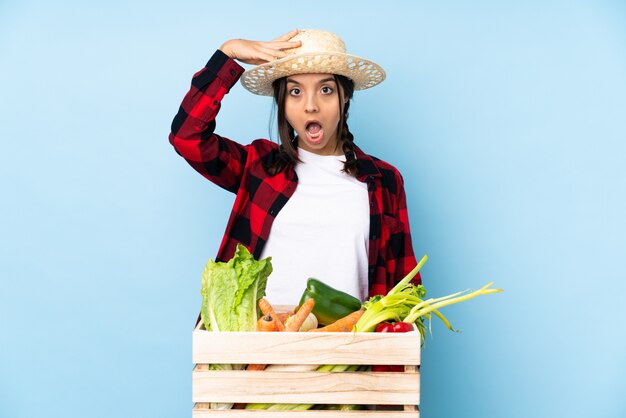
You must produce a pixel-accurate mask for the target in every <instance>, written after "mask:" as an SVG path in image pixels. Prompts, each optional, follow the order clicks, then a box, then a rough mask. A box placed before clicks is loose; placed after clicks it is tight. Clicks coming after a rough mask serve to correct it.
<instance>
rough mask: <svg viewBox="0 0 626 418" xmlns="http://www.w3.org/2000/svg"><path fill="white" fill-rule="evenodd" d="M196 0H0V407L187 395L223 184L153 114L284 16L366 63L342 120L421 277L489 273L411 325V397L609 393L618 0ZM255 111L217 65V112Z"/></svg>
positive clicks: (539, 397) (100, 407)
mask: <svg viewBox="0 0 626 418" xmlns="http://www.w3.org/2000/svg"><path fill="white" fill-rule="evenodd" d="M214 3H218V2H208V1H205V2H201V1H182V2H160V1H143V2H139V1H135V2H119V3H116V2H99V4H98V3H93V2H91V3H90V4H89V5H87V4H85V3H84V2H78V1H76V2H57V4H54V3H49V2H43V1H21V2H17V1H5V2H2V3H0V97H1V99H0V126H1V131H0V138H1V141H2V143H1V144H2V147H1V151H0V196H1V197H2V202H3V203H2V205H1V206H0V207H1V223H0V236H1V237H2V239H1V240H0V280H1V287H0V321H1V323H0V416H2V417H12V418H21V417H33V416H41V415H42V414H43V415H46V416H52V417H65V418H71V417H83V416H90V417H111V416H120V417H124V416H133V417H171V416H189V411H190V408H191V401H190V398H191V394H190V392H191V379H190V377H191V375H190V371H191V356H190V351H191V338H190V337H191V329H192V326H193V323H194V320H195V317H196V314H197V312H198V309H199V306H200V296H199V288H200V273H201V271H202V268H203V266H204V263H205V262H206V260H207V259H208V258H209V257H213V256H214V255H215V253H216V250H217V247H218V245H219V242H220V239H221V235H222V232H223V229H224V226H225V224H226V220H227V216H228V213H229V208H230V205H231V204H232V201H233V197H232V196H230V195H229V194H227V193H226V192H224V191H222V190H221V189H218V188H217V187H214V186H212V185H211V184H209V183H208V182H206V181H205V180H204V179H203V178H201V177H200V176H199V175H197V174H196V173H195V172H194V171H193V170H191V169H190V168H189V167H188V166H187V165H186V163H184V161H183V160H182V159H180V158H179V157H178V156H177V155H176V154H175V153H174V151H173V150H172V149H171V147H170V145H169V143H168V142H167V135H168V133H169V125H170V123H171V119H172V117H173V116H174V114H175V112H176V110H177V108H178V105H179V102H180V100H181V99H182V97H183V95H184V94H185V92H186V91H187V89H188V87H189V82H190V79H191V76H192V74H193V73H194V72H195V71H197V70H198V69H200V68H201V67H202V66H203V65H204V63H205V62H206V60H207V59H208V58H209V57H210V55H211V53H212V52H213V51H214V50H215V49H216V48H217V47H218V46H219V45H221V43H222V42H224V41H225V40H227V39H230V38H234V37H243V38H254V39H270V38H273V37H275V36H278V35H279V34H282V33H283V32H287V31H288V30H289V29H291V28H294V27H298V28H308V27H315V28H323V29H327V30H331V31H334V32H337V33H339V34H340V35H341V36H342V37H343V38H344V40H345V41H346V44H347V45H348V49H349V51H350V52H352V53H354V54H357V55H363V56H366V57H368V58H371V59H373V60H375V61H377V62H378V63H380V64H381V65H382V66H383V67H384V68H385V69H386V70H387V77H388V78H387V80H386V81H385V82H384V83H383V84H382V85H381V86H379V87H377V88H375V89H372V90H369V91H366V92H360V93H358V94H357V95H356V100H355V102H354V104H353V108H352V109H353V110H352V115H351V119H350V126H351V129H352V130H353V132H354V133H355V135H356V138H357V141H358V143H359V144H360V145H361V146H362V147H363V148H364V149H365V150H367V151H369V152H370V153H372V154H374V155H377V156H379V157H380V158H383V159H385V160H387V161H390V162H392V163H393V164H395V165H396V166H397V167H398V168H399V169H400V170H401V171H402V173H403V175H404V177H405V181H406V186H407V194H408V203H409V206H410V219H411V225H412V230H413V239H414V242H415V249H416V253H417V255H418V256H421V255H422V254H428V255H429V258H430V259H429V262H428V263H427V265H426V266H425V268H424V271H423V274H424V277H425V284H426V286H427V288H428V289H429V292H430V294H431V295H434V296H441V295H445V294H448V293H452V292H454V291H458V290H462V289H466V288H470V287H479V286H481V285H483V284H484V283H486V282H488V281H491V280H493V281H495V283H496V285H497V286H499V287H503V288H504V289H505V293H503V294H500V295H496V296H490V297H487V298H483V299H476V300H473V301H471V302H467V303H465V304H462V305H456V306H451V307H449V308H446V311H445V312H444V313H446V314H447V316H448V318H449V319H450V320H451V321H452V323H453V325H454V326H456V327H457V328H460V329H461V330H462V333H460V334H454V333H451V332H449V331H447V330H446V329H445V328H444V327H443V326H442V325H441V324H439V323H434V324H433V336H432V338H431V339H430V340H429V341H428V342H427V346H426V348H425V350H424V353H423V366H422V373H423V376H422V381H423V388H422V393H423V397H422V406H421V409H422V415H423V416H424V417H428V418H435V417H461V416H463V417H504V416H507V417H526V416H530V415H532V416H534V417H555V416H567V417H571V418H573V417H589V416H593V417H616V416H624V415H625V414H626V402H625V401H624V397H623V389H624V387H625V383H626V378H624V374H625V373H626V356H624V352H626V338H624V336H623V328H624V325H623V321H624V319H626V309H625V308H624V302H623V300H622V299H623V295H624V294H626V285H625V284H624V283H626V280H624V268H623V259H624V256H625V255H626V245H625V239H624V236H625V235H626V222H625V221H624V213H626V207H625V206H626V204H625V198H624V196H625V195H626V190H625V189H626V187H625V183H626V181H625V180H626V169H625V168H624V167H625V163H626V161H625V160H626V158H625V155H626V152H625V151H626V147H625V146H624V139H625V138H626V123H625V120H626V117H625V115H626V6H625V5H624V3H623V2H619V1H587V2H583V1H536V2H534V1H531V2H496V1H473V2H460V1H448V2H440V1H439V2H436V1H428V2H427V1H411V2H409V1H406V2H395V3H393V5H392V4H391V2H388V3H384V2H368V1H358V2H356V1H354V2H352V1H351V2H334V1H318V2H315V3H306V4H305V3H299V2H288V1H279V2H271V3H269V2H266V3H263V7H260V6H259V5H257V2H252V1H247V2H245V1H244V2H238V3H237V5H235V4H233V5H229V4H228V3H224V2H219V3H221V4H223V5H217V6H215V5H212V4H214ZM261 16H263V17H261ZM242 116H244V117H243V118H242ZM269 116H270V101H269V99H267V98H262V97H256V96H252V95H251V94H249V93H247V92H246V91H245V90H244V89H243V88H242V87H241V86H237V87H235V88H234V89H233V90H232V92H231V94H230V95H229V96H228V97H227V98H226V100H225V101H224V107H223V110H222V113H221V116H220V119H219V121H218V130H219V132H220V133H222V134H224V135H226V136H229V137H231V138H235V139H240V140H241V141H242V142H245V141H250V140H252V139H254V138H257V137H260V136H266V135H267V131H268V123H269ZM244 120H245V122H243V121H244ZM44 411H45V412H44Z"/></svg>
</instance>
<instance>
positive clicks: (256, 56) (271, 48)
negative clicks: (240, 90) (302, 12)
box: [220, 29, 302, 65]
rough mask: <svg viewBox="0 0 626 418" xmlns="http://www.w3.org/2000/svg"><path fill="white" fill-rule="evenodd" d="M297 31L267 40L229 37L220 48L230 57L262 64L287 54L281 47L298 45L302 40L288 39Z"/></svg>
mask: <svg viewBox="0 0 626 418" xmlns="http://www.w3.org/2000/svg"><path fill="white" fill-rule="evenodd" d="M298 33H299V31H298V29H294V30H292V31H290V32H288V33H286V34H284V35H282V36H279V37H278V38H276V39H274V40H273V41H269V42H263V41H250V40H247V39H231V40H230V41H226V42H224V44H223V45H222V46H221V47H220V50H221V51H222V52H223V53H224V54H226V55H228V56H229V57H230V58H232V59H236V60H239V61H241V62H244V63H246V64H253V65H259V64H264V63H266V62H268V61H274V60H277V59H280V58H283V57H286V56H287V55H288V54H287V53H286V52H285V51H283V49H289V48H296V47H299V46H300V45H301V44H302V42H300V41H289V40H290V39H291V38H293V37H294V36H296V35H297V34H298Z"/></svg>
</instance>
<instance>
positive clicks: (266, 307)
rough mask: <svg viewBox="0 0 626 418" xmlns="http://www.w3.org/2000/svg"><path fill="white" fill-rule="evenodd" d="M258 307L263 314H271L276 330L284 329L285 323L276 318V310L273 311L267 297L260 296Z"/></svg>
mask: <svg viewBox="0 0 626 418" xmlns="http://www.w3.org/2000/svg"><path fill="white" fill-rule="evenodd" d="M259 308H260V309H261V312H263V315H271V317H272V318H274V320H275V321H276V329H277V330H278V331H284V330H285V325H284V324H283V322H282V321H281V320H280V319H278V315H276V312H274V308H272V305H270V303H269V302H268V301H267V299H265V298H261V299H260V300H259Z"/></svg>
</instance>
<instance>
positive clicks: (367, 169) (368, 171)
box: [354, 145, 382, 181]
mask: <svg viewBox="0 0 626 418" xmlns="http://www.w3.org/2000/svg"><path fill="white" fill-rule="evenodd" d="M354 153H355V154H356V160H357V163H356V167H357V168H356V171H357V178H358V179H359V180H361V181H363V180H364V179H365V178H366V177H371V176H373V177H382V174H380V171H379V170H378V167H376V163H375V162H374V159H373V158H372V157H370V156H369V155H367V154H366V153H364V152H363V151H362V150H361V148H359V147H357V146H356V145H355V146H354Z"/></svg>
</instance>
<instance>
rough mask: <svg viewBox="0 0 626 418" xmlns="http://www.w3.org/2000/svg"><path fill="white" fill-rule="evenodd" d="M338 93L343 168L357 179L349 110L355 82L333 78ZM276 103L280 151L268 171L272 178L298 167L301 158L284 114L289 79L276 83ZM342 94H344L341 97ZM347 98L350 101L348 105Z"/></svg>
mask: <svg viewBox="0 0 626 418" xmlns="http://www.w3.org/2000/svg"><path fill="white" fill-rule="evenodd" d="M333 77H334V78H335V82H336V83H337V86H338V89H339V91H338V92H337V96H338V100H339V109H340V110H341V114H340V115H339V125H338V126H337V139H338V143H337V144H338V145H340V146H341V148H342V151H343V153H344V154H345V156H346V162H345V163H344V165H343V171H345V172H346V173H348V174H350V175H352V176H356V154H355V153H354V136H353V135H352V133H350V130H349V129H348V109H349V108H350V100H351V99H352V95H353V94H354V82H353V81H352V80H351V79H349V78H348V77H344V76H342V75H337V74H333ZM273 87H274V102H275V106H276V108H277V111H276V116H277V122H278V137H279V139H280V145H279V147H278V150H279V152H278V158H277V159H276V160H274V161H273V162H272V163H270V164H269V165H268V166H267V167H265V169H266V171H267V172H268V173H269V174H270V175H275V174H277V173H279V172H281V171H282V170H283V169H284V168H285V167H286V166H287V165H288V164H292V165H295V164H297V163H298V161H299V160H298V155H297V153H296V147H297V138H296V134H295V131H294V129H293V127H292V126H291V125H290V124H289V122H288V121H287V116H286V114H285V99H286V98H287V97H286V96H287V78H286V77H282V78H279V79H278V80H276V81H274V83H273ZM342 92H343V94H342ZM345 98H348V101H347V102H345V104H344V100H345Z"/></svg>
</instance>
